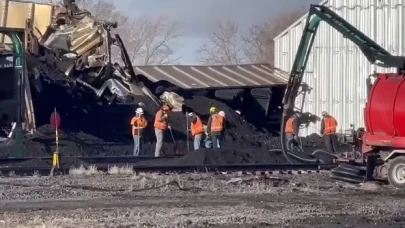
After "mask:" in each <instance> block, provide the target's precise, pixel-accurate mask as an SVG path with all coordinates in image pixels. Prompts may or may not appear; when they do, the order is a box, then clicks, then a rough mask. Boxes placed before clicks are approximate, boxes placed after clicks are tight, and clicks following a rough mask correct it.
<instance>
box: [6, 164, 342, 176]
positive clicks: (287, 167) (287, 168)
mask: <svg viewBox="0 0 405 228" xmlns="http://www.w3.org/2000/svg"><path fill="white" fill-rule="evenodd" d="M94 165H95V166H96V168H97V170H98V171H102V172H107V171H108V170H109V169H110V168H111V165H106V164H94ZM125 166H127V167H129V168H132V169H133V171H134V172H153V173H224V174H232V173H238V174H241V175H248V174H254V175H264V174H275V173H280V174H304V173H319V172H320V171H322V170H330V169H332V168H334V167H336V165H335V164H321V165H319V164H234V165H139V164H138V165H137V164H125ZM69 170H70V168H68V167H62V168H61V169H59V170H58V171H57V173H58V174H62V175H64V174H69ZM50 172H51V167H50V166H49V167H0V174H1V175H2V176H33V175H49V173H50Z"/></svg>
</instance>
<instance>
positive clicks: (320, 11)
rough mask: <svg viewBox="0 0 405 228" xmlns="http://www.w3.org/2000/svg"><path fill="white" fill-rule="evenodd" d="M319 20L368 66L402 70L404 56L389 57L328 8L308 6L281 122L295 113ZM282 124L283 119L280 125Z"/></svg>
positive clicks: (404, 63) (384, 51)
mask: <svg viewBox="0 0 405 228" xmlns="http://www.w3.org/2000/svg"><path fill="white" fill-rule="evenodd" d="M322 21H323V22H325V23H327V24H329V25H330V26H332V27H333V28H334V29H336V31H338V32H339V33H341V34H342V35H343V36H344V37H345V38H347V39H349V40H351V41H352V42H353V43H355V44H356V45H357V46H358V47H359V48H360V50H361V51H362V53H363V54H364V55H365V56H366V58H367V59H368V61H369V62H370V63H372V64H376V65H378V66H381V67H387V68H391V67H394V68H397V69H398V71H399V72H402V71H403V69H405V58H404V57H402V56H393V55H391V54H390V53H389V52H388V51H387V50H385V49H384V48H383V47H381V46H380V45H378V44H377V43H376V42H374V41H373V40H371V39H370V38H369V37H367V36H366V35H365V34H364V33H362V32H361V31H359V30H358V29H356V28H355V27H354V26H353V25H351V24H350V23H349V22H347V21H346V20H345V19H343V18H342V17H340V16H339V15H337V14H336V13H335V12H333V11H332V10H330V9H329V8H328V7H326V6H322V5H311V7H310V10H309V13H308V17H307V22H306V25H305V28H304V30H303V34H302V37H301V41H300V44H299V46H298V50H297V54H296V56H295V60H294V64H293V67H292V69H291V73H290V78H289V80H288V84H287V88H286V92H285V95H284V98H283V105H284V111H283V117H284V119H286V118H287V117H289V116H291V115H292V114H293V112H294V104H295V99H296V98H297V96H298V93H299V88H300V87H301V84H302V79H303V76H304V72H305V68H306V65H307V62H308V57H309V54H310V52H311V49H312V45H313V42H314V40H315V36H316V32H317V30H318V27H319V25H320V23H321V22H322ZM285 121H286V120H284V121H283V122H285ZM282 125H283V124H282ZM283 131H284V128H282V129H281V132H283Z"/></svg>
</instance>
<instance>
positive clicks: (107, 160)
mask: <svg viewBox="0 0 405 228" xmlns="http://www.w3.org/2000/svg"><path fill="white" fill-rule="evenodd" d="M179 157H181V155H168V156H164V157H152V156H89V157H84V156H71V157H61V161H62V163H72V164H78V163H89V164H122V163H137V162H141V161H146V160H166V159H170V158H179ZM28 161H44V162H47V163H49V164H51V163H52V157H26V158H0V166H5V165H14V164H18V163H23V162H28Z"/></svg>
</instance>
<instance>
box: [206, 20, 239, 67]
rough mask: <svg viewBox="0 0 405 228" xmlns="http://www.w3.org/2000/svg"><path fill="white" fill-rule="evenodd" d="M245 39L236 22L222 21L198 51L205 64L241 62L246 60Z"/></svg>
mask: <svg viewBox="0 0 405 228" xmlns="http://www.w3.org/2000/svg"><path fill="white" fill-rule="evenodd" d="M242 43H243V40H242V37H241V35H240V31H239V26H238V25H237V24H236V23H235V22H231V21H229V22H221V23H219V24H218V26H217V29H216V31H215V32H214V33H213V34H211V35H210V37H209V42H207V43H204V44H203V45H202V46H201V47H200V49H199V50H198V53H199V54H200V55H201V56H202V57H203V62H204V63H205V64H240V63H241V62H243V61H244V59H245V56H244V50H243V45H242Z"/></svg>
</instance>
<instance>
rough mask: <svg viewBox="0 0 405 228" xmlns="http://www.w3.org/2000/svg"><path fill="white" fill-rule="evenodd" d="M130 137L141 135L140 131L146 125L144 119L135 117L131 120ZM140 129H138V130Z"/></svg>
mask: <svg viewBox="0 0 405 228" xmlns="http://www.w3.org/2000/svg"><path fill="white" fill-rule="evenodd" d="M131 125H132V135H133V136H135V135H137V136H138V135H142V130H143V129H144V128H145V127H146V126H147V125H148V122H147V121H146V120H145V118H144V117H140V116H135V117H133V118H132V120H131ZM139 128H140V129H139Z"/></svg>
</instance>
